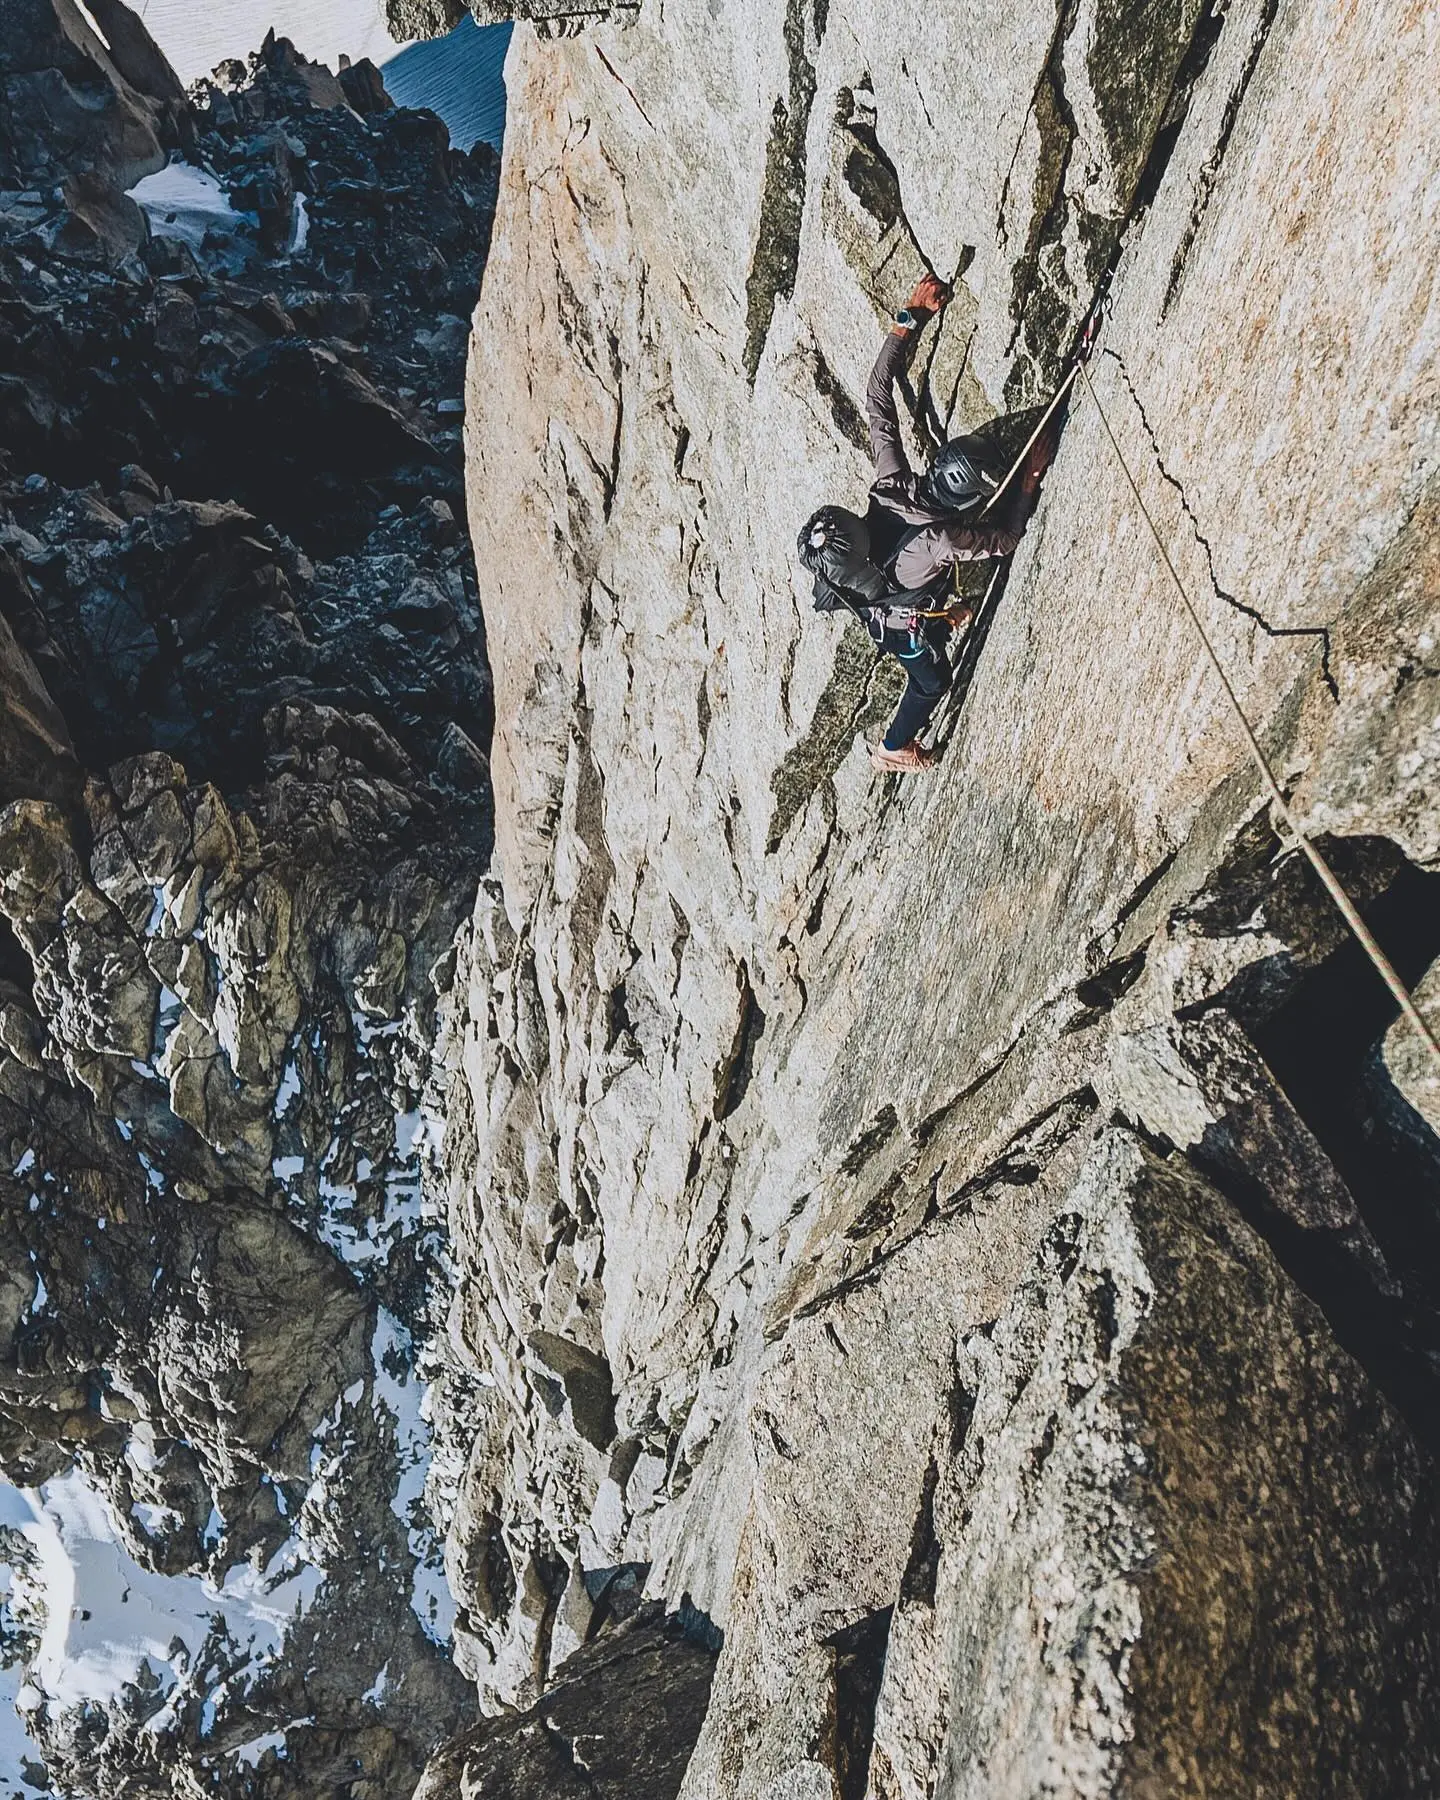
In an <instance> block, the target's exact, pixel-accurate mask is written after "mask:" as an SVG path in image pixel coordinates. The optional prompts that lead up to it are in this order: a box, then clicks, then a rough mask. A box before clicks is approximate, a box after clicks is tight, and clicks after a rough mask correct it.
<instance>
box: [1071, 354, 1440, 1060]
mask: <svg viewBox="0 0 1440 1800" xmlns="http://www.w3.org/2000/svg"><path fill="white" fill-rule="evenodd" d="M1076 367H1077V368H1078V370H1079V372H1080V376H1081V378H1082V379H1083V381H1084V383H1085V388H1086V391H1087V392H1088V393H1089V395H1090V398H1091V400H1092V401H1093V402H1094V404H1095V411H1096V413H1097V414H1098V415H1099V419H1100V423H1101V424H1102V425H1103V426H1104V428H1105V435H1106V437H1107V438H1109V440H1110V448H1111V449H1112V450H1113V451H1114V452H1115V460H1116V462H1118V463H1119V465H1120V471H1121V473H1122V474H1123V475H1124V477H1125V480H1126V482H1127V483H1128V484H1129V488H1130V492H1131V493H1132V494H1133V495H1134V496H1135V504H1136V506H1138V507H1139V509H1140V514H1141V517H1142V518H1143V519H1144V521H1145V523H1146V524H1147V525H1148V526H1149V527H1150V535H1151V537H1152V538H1154V540H1155V548H1156V549H1157V550H1158V551H1159V552H1160V560H1161V561H1162V562H1163V563H1164V564H1165V567H1166V569H1167V570H1168V571H1169V574H1170V579H1171V581H1172V582H1173V583H1174V584H1175V592H1176V593H1177V594H1178V595H1179V596H1180V600H1181V603H1182V605H1183V606H1184V608H1185V611H1186V612H1187V613H1188V614H1189V617H1190V623H1191V624H1192V625H1193V626H1194V627H1195V631H1196V635H1197V636H1198V637H1199V639H1200V642H1201V643H1202V644H1203V645H1204V647H1205V654H1206V656H1207V657H1208V658H1209V659H1210V667H1211V668H1212V669H1213V670H1214V671H1215V673H1216V675H1217V676H1218V677H1219V680H1220V685H1221V687H1222V688H1224V690H1225V696H1226V698H1227V699H1228V700H1229V702H1230V705H1231V706H1232V708H1233V709H1234V712H1235V717H1236V718H1237V719H1238V720H1239V721H1240V729H1241V730H1242V731H1243V732H1244V734H1245V742H1246V744H1247V745H1248V746H1249V749H1250V755H1251V757H1252V758H1253V759H1254V762H1255V767H1256V768H1257V769H1258V770H1259V772H1260V778H1261V780H1262V781H1263V782H1264V784H1265V788H1266V790H1267V792H1268V793H1269V795H1270V798H1271V800H1272V801H1273V802H1274V804H1275V807H1276V808H1277V810H1278V811H1279V813H1280V816H1281V818H1282V819H1283V820H1284V821H1285V826H1286V829H1287V830H1288V831H1289V832H1290V834H1291V836H1292V837H1293V838H1294V840H1295V842H1296V844H1297V845H1298V846H1299V848H1300V849H1301V850H1302V851H1303V852H1304V854H1305V856H1306V857H1307V858H1308V859H1309V862H1310V866H1311V867H1312V868H1313V869H1314V871H1315V873H1316V874H1317V875H1318V876H1319V877H1320V880H1321V882H1322V884H1323V885H1324V888H1325V891H1326V892H1327V893H1328V894H1329V896H1330V898H1331V899H1332V900H1333V901H1334V902H1335V905H1336V907H1337V908H1338V910H1339V913H1340V916H1341V917H1342V918H1343V919H1344V921H1345V923H1346V924H1347V925H1348V926H1349V927H1350V929H1351V931H1352V932H1353V933H1354V934H1355V937H1356V939H1357V940H1358V941H1359V944H1360V947H1361V949H1363V950H1364V952H1365V954H1366V955H1367V956H1368V957H1369V958H1370V960H1371V962H1372V963H1373V964H1374V965H1375V968H1376V971H1377V972H1378V974H1379V976H1380V979H1381V980H1382V981H1383V982H1384V983H1385V985H1386V987H1387V988H1389V990H1390V993H1391V995H1392V996H1393V998H1394V1000H1395V1002H1396V1004H1397V1005H1398V1006H1399V1008H1400V1010H1401V1012H1402V1013H1404V1015H1405V1017H1406V1018H1407V1019H1408V1020H1409V1021H1410V1023H1411V1024H1412V1025H1413V1026H1414V1027H1415V1030H1416V1032H1417V1033H1418V1034H1419V1036H1420V1040H1421V1042H1422V1043H1423V1044H1424V1045H1425V1046H1426V1048H1427V1049H1428V1050H1429V1052H1430V1054H1431V1056H1433V1057H1434V1059H1435V1062H1436V1064H1437V1066H1440V1041H1437V1039H1436V1036H1435V1033H1434V1032H1433V1031H1432V1030H1431V1029H1430V1027H1429V1026H1428V1025H1427V1024H1426V1022H1425V1020H1424V1019H1423V1018H1422V1017H1421V1015H1420V1009H1419V1007H1418V1006H1416V1004H1415V1002H1414V1000H1413V999H1412V998H1411V996H1410V992H1409V989H1408V988H1407V987H1406V986H1405V984H1404V982H1403V981H1401V979H1400V977H1399V975H1398V974H1397V973H1396V971H1395V965H1394V964H1393V963H1392V962H1391V961H1390V958H1389V957H1388V956H1386V954H1385V952H1384V951H1383V950H1382V949H1381V948H1380V945H1379V943H1378V942H1377V941H1376V938H1375V934H1374V932H1372V931H1371V929H1370V927H1369V926H1368V925H1367V924H1366V923H1365V921H1364V919H1362V918H1361V917H1360V913H1359V910H1358V909H1357V907H1356V905H1355V902H1354V901H1353V900H1352V899H1351V898H1350V896H1349V895H1348V894H1347V893H1346V892H1345V889H1344V888H1343V887H1342V886H1341V885H1340V881H1339V879H1338V877H1337V876H1336V874H1335V871H1334V870H1333V869H1332V868H1331V867H1330V865H1329V863H1328V862H1327V861H1326V860H1325V858H1324V857H1323V856H1322V855H1321V853H1320V851H1319V850H1318V849H1317V848H1316V847H1315V845H1314V843H1312V841H1311V839H1310V837H1309V835H1308V834H1307V833H1306V832H1305V830H1304V829H1303V827H1302V826H1301V824H1300V821H1299V820H1298V819H1297V818H1296V817H1295V814H1294V812H1293V811H1292V810H1291V806H1290V802H1289V801H1288V800H1287V799H1286V798H1285V796H1284V794H1283V793H1282V792H1281V791H1280V783H1279V782H1278V781H1277V780H1276V779H1275V771H1274V770H1273V769H1272V768H1271V766H1270V760H1269V758H1268V757H1267V756H1266V754H1265V752H1264V750H1263V749H1262V748H1261V745H1260V740H1259V738H1258V737H1257V736H1256V735H1255V731H1254V728H1253V727H1252V726H1251V724H1250V721H1249V719H1248V718H1247V717H1246V714H1245V708H1244V707H1243V706H1242V705H1241V704H1240V696H1239V695H1238V694H1237V693H1236V692H1235V688H1234V686H1233V684H1232V683H1231V680H1230V677H1229V676H1228V675H1227V674H1226V673H1225V669H1224V666H1223V664H1222V663H1221V661H1220V658H1219V656H1218V655H1217V653H1216V650H1215V646H1214V644H1213V643H1212V642H1211V641H1210V634H1209V632H1207V631H1206V629H1205V624H1204V621H1203V620H1202V619H1201V617H1200V614H1199V613H1198V612H1197V610H1196V608H1195V603H1194V601H1193V600H1191V598H1190V595H1189V593H1188V592H1187V590H1186V587H1185V583H1184V582H1183V581H1181V579H1180V576H1179V574H1178V573H1177V571H1176V568H1175V564H1174V563H1173V562H1172V561H1171V559H1170V552H1169V551H1168V550H1167V549H1166V548H1165V543H1164V540H1163V539H1162V538H1161V536H1160V533H1159V530H1158V529H1157V527H1156V524H1155V521H1154V519H1153V518H1152V517H1151V516H1150V509H1149V507H1148V506H1146V504H1145V501H1144V497H1143V496H1142V495H1141V492H1140V489H1139V487H1138V486H1137V485H1136V482H1135V477H1134V476H1133V475H1132V474H1131V472H1130V465H1129V463H1128V462H1126V460H1125V453H1124V451H1122V450H1121V448H1120V445H1119V442H1118V440H1117V439H1116V436H1115V433H1114V432H1113V431H1112V430H1111V428H1110V421H1109V419H1108V418H1107V417H1106V414H1105V408H1104V407H1103V406H1101V404H1100V397H1099V395H1098V394H1097V393H1096V392H1095V384H1094V383H1093V382H1092V381H1091V379H1090V371H1089V370H1088V369H1087V368H1086V367H1085V365H1084V364H1083V363H1078V364H1077V365H1076Z"/></svg>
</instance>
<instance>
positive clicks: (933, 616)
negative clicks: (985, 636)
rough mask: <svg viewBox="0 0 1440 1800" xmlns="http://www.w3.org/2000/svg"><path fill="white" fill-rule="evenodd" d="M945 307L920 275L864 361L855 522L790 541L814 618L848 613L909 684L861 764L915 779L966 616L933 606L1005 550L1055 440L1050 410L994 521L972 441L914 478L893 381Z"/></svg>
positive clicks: (839, 519)
mask: <svg viewBox="0 0 1440 1800" xmlns="http://www.w3.org/2000/svg"><path fill="white" fill-rule="evenodd" d="M949 298H950V296H949V294H948V292H947V291H946V289H945V287H944V285H943V284H942V283H941V282H940V281H939V280H938V279H937V278H936V277H935V276H934V275H925V276H924V277H922V279H921V280H920V282H919V283H918V284H917V286H916V288H915V291H914V293H913V294H912V295H911V296H910V300H909V303H908V305H907V306H906V307H905V308H904V309H903V310H902V311H900V312H899V313H897V314H896V315H895V323H894V325H893V326H892V328H891V330H890V332H889V333H888V334H887V336H886V339H885V343H884V345H883V346H882V348H881V351H880V354H879V356H878V357H877V358H876V360H875V367H874V369H873V370H872V371H871V375H870V381H869V385H868V387H867V388H866V390H865V409H866V412H867V413H868V414H869V420H870V454H871V456H872V457H873V459H874V462H875V480H874V482H873V484H872V485H871V488H870V506H869V510H868V512H867V514H866V516H865V517H864V518H863V519H862V518H860V517H859V516H858V515H857V514H855V513H851V512H846V511H845V510H844V508H842V507H836V506H827V507H822V508H821V509H820V511H819V512H817V513H816V514H815V515H814V516H813V517H812V518H811V519H809V520H807V521H806V523H805V525H804V527H803V529H802V530H801V533H800V541H799V550H800V560H801V562H802V563H804V565H805V567H806V568H807V569H808V570H809V571H810V573H811V574H812V575H814V577H815V605H816V608H817V610H819V611H822V612H833V611H837V610H839V608H841V607H846V608H848V610H849V611H851V612H853V613H855V615H856V616H857V617H858V618H859V619H860V620H861V622H862V623H863V624H864V625H865V627H866V629H867V630H868V631H869V633H870V635H871V637H873V638H874V639H875V642H876V643H877V644H878V645H879V647H880V649H881V651H882V652H883V653H886V654H888V655H891V656H894V657H896V658H898V660H899V661H900V663H901V664H902V665H903V667H904V669H905V672H906V674H907V676H908V678H909V679H908V681H907V683H906V687H905V692H904V694H903V695H902V697H901V700H900V705H899V706H898V708H897V709H896V712H895V717H894V719H893V720H892V721H891V723H890V729H889V730H888V731H887V732H886V733H885V737H884V740H883V742H882V743H880V744H878V745H875V746H874V747H872V749H871V751H870V761H871V764H872V766H873V767H874V768H876V769H878V770H880V771H881V772H882V773H884V774H894V775H911V774H917V773H919V772H920V771H921V770H923V769H928V768H930V767H931V765H932V764H933V763H934V761H935V755H934V752H933V751H930V750H926V749H924V748H922V746H921V745H920V744H919V742H918V741H917V740H918V737H919V734H920V732H921V731H923V730H924V728H925V726H926V725H927V724H928V722H929V720H930V715H931V714H932V713H933V712H934V710H935V708H936V707H937V706H938V705H939V703H940V699H941V696H942V695H943V694H944V693H945V690H946V688H947V687H948V686H949V685H950V662H949V658H948V656H947V654H946V649H947V646H948V643H949V638H950V634H951V632H952V631H960V630H963V629H964V628H965V627H966V626H967V625H969V624H970V623H971V621H972V619H973V618H974V608H973V607H972V606H970V605H969V604H967V603H965V602H963V601H955V602H951V603H950V604H948V605H946V604H944V590H945V587H946V585H947V583H948V581H949V578H950V577H951V575H952V573H953V571H954V570H955V567H956V565H957V564H959V563H964V562H977V561H981V560H983V559H984V558H987V557H998V556H1009V555H1010V553H1011V551H1013V550H1014V548H1015V546H1016V545H1017V544H1018V543H1019V541H1020V534H1021V532H1022V531H1023V530H1024V528H1025V523H1026V521H1027V520H1028V518H1029V516H1030V513H1031V512H1032V510H1033V509H1034V505H1035V495H1036V492H1037V490H1038V488H1039V485H1040V477H1041V475H1043V474H1044V472H1045V470H1046V468H1047V467H1048V466H1049V464H1050V461H1051V459H1052V458H1053V456H1054V454H1055V446H1056V443H1057V441H1058V434H1059V419H1060V415H1059V413H1058V412H1057V413H1056V415H1055V417H1054V419H1053V420H1052V421H1051V422H1050V423H1049V424H1048V425H1047V426H1046V428H1045V430H1044V431H1043V432H1041V433H1040V435H1039V436H1038V437H1037V438H1036V439H1035V441H1034V443H1033V444H1032V445H1031V447H1030V449H1029V451H1028V452H1027V453H1026V456H1025V459H1024V461H1023V463H1022V464H1021V466H1020V468H1019V469H1018V470H1017V471H1016V474H1015V479H1014V481H1013V482H1012V483H1011V484H1010V487H1009V489H1008V490H1007V491H1006V493H1005V494H1003V495H1002V496H1001V497H1000V499H999V502H998V504H996V505H995V507H994V509H993V513H991V512H990V506H989V503H990V502H991V500H992V498H993V497H994V495H995V493H996V489H997V487H998V486H999V482H998V480H997V478H996V476H995V475H993V474H992V473H991V472H990V471H989V470H988V469H987V468H986V467H985V463H984V457H983V451H982V449H981V447H980V446H979V445H978V444H977V443H976V442H975V440H973V439H969V438H956V439H953V440H952V441H951V442H950V443H948V444H945V445H943V446H942V447H941V449H940V451H939V452H938V454H937V455H936V457H935V459H934V461H933V462H932V463H931V465H930V467H929V469H928V470H927V471H926V473H925V474H924V475H919V476H917V475H916V474H915V473H914V472H913V470H912V469H911V467H910V464H909V461H908V459H907V458H906V455H905V449H904V446H903V444H902V442H901V438H900V420H899V417H898V415H897V413H896V410H895V381H896V378H897V377H898V375H899V374H900V372H901V369H902V368H903V366H904V364H905V361H906V358H907V356H908V354H909V351H910V347H911V345H912V343H913V342H914V340H915V339H916V338H918V336H919V334H920V332H921V331H922V330H923V329H924V326H925V323H926V321H927V320H928V319H929V318H930V317H931V316H932V315H934V314H935V313H938V312H940V311H941V310H942V309H943V308H944V307H945V305H946V304H947V303H948V301H949ZM987 514H988V515H989V516H986V515H987Z"/></svg>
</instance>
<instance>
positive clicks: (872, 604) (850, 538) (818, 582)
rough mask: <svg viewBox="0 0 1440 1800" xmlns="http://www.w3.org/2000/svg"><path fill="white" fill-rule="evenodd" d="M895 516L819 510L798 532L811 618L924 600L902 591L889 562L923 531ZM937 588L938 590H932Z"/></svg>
mask: <svg viewBox="0 0 1440 1800" xmlns="http://www.w3.org/2000/svg"><path fill="white" fill-rule="evenodd" d="M925 529H926V527H925V526H924V525H910V524H907V523H906V521H905V520H904V519H902V518H901V517H900V516H899V514H898V513H893V512H891V511H889V509H888V508H886V507H882V506H872V507H871V509H870V513H869V516H868V517H867V518H864V519H862V518H861V517H860V515H859V514H858V513H853V512H847V511H846V509H845V508H844V507H843V506H822V507H821V508H820V510H819V512H817V513H813V514H812V515H811V516H810V518H808V519H807V520H806V521H805V523H804V525H803V526H802V527H801V529H800V536H799V539H798V540H797V544H796V548H797V549H798V550H799V553H800V561H801V562H802V563H803V564H804V566H805V568H806V569H807V570H808V571H809V572H810V574H812V575H813V576H814V577H815V610H816V612H840V611H841V610H842V609H843V610H845V611H848V612H853V611H856V610H857V609H860V610H872V609H874V608H877V607H883V606H894V605H897V604H900V603H903V602H904V601H907V600H909V601H914V602H916V603H917V604H918V602H919V601H920V600H921V599H922V598H924V597H926V595H928V592H929V590H928V589H927V590H926V593H925V594H916V593H912V592H910V591H909V590H908V589H905V588H902V587H901V586H899V584H898V583H897V582H896V580H895V560H896V558H897V557H898V556H899V554H900V552H901V551H902V550H903V549H904V548H905V546H906V545H907V544H908V543H910V542H911V541H912V540H913V539H914V538H916V537H918V536H919V534H920V533H921V532H922V531H924V530H925ZM935 585H938V584H935Z"/></svg>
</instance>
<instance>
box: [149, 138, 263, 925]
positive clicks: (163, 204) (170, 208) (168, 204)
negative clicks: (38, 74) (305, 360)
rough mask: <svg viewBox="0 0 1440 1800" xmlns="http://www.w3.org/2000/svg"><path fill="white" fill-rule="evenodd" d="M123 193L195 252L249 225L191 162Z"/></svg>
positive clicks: (158, 231)
mask: <svg viewBox="0 0 1440 1800" xmlns="http://www.w3.org/2000/svg"><path fill="white" fill-rule="evenodd" d="M126 191H127V192H128V193H129V195H130V198H131V199H132V200H134V201H136V202H137V203H138V204H139V205H140V206H141V207H143V208H144V210H145V216H146V217H147V218H148V219H149V221H150V229H151V231H153V232H154V234H155V236H156V237H165V238H178V239H179V240H180V242H181V243H185V244H189V245H191V247H192V248H194V249H196V250H198V249H199V248H200V247H201V245H202V244H203V243H204V241H205V234H206V232H207V231H213V232H217V233H219V234H222V235H233V234H234V233H235V232H236V231H238V230H239V229H240V228H241V226H242V225H245V224H246V223H248V222H249V221H248V219H247V215H246V214H244V213H239V212H236V210H235V208H234V207H233V206H232V205H231V204H230V196H229V195H228V194H227V193H226V192H225V190H224V188H222V187H221V185H220V183H219V182H218V181H217V180H216V179H215V177H214V176H213V175H212V174H210V172H209V170H207V169H197V168H196V167H195V166H194V164H193V163H187V162H172V163H171V164H169V166H168V167H167V168H164V169H159V170H157V171H156V173H155V174H153V175H147V176H145V178H144V179H143V180H142V181H137V182H136V183H135V185H134V187H132V188H129V189H127V190H126ZM164 911H165V902H164V897H163V892H160V893H159V894H158V895H157V901H156V911H155V912H153V913H152V914H151V919H152V921H153V930H152V929H151V928H149V927H147V931H148V932H149V934H150V935H152V936H153V935H154V931H158V930H159V928H160V918H161V917H162V916H163V915H164Z"/></svg>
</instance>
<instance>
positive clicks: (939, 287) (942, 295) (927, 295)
mask: <svg viewBox="0 0 1440 1800" xmlns="http://www.w3.org/2000/svg"><path fill="white" fill-rule="evenodd" d="M949 303H950V290H949V288H947V287H946V285H945V283H944V282H943V281H941V280H940V278H939V276H938V275H931V274H929V273H926V274H924V275H922V276H921V277H920V279H919V281H917V282H916V283H915V291H914V293H913V294H911V296H910V299H909V302H908V305H909V309H910V311H911V312H919V313H937V312H942V311H943V310H944V309H945V307H946V306H948V305H949Z"/></svg>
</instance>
